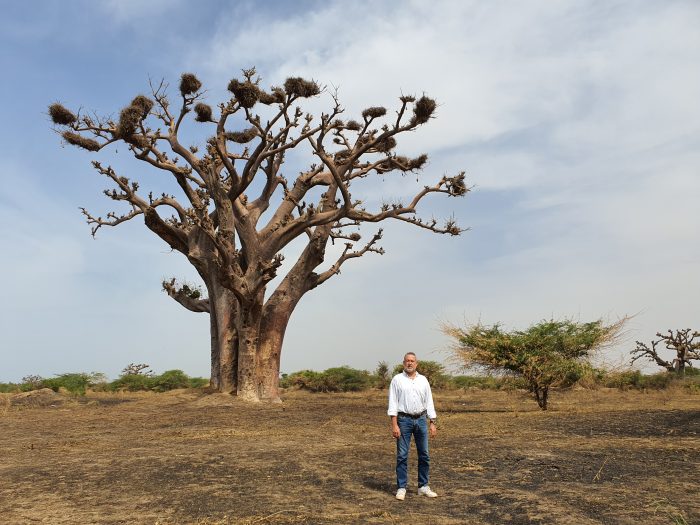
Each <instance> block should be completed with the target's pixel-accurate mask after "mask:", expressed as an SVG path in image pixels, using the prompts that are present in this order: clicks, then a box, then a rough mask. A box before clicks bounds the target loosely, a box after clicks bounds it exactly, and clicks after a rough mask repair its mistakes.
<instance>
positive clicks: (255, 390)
mask: <svg viewBox="0 0 700 525" xmlns="http://www.w3.org/2000/svg"><path fill="white" fill-rule="evenodd" d="M260 295H262V294H260ZM237 319H238V322H237V326H238V385H237V389H236V395H237V396H238V397H240V398H241V399H245V400H246V401H260V389H259V385H258V375H259V374H258V366H257V365H258V352H259V349H260V326H261V321H262V299H261V298H258V299H254V300H251V301H249V302H248V303H244V304H240V309H239V312H238V316H237Z"/></svg>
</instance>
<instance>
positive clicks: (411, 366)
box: [403, 352, 418, 375]
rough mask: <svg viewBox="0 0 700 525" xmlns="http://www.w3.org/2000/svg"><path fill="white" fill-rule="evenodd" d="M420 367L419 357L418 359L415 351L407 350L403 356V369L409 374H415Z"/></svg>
mask: <svg viewBox="0 0 700 525" xmlns="http://www.w3.org/2000/svg"><path fill="white" fill-rule="evenodd" d="M417 367H418V359H416V354H414V353H413V352H407V353H406V355H404V356H403V371H404V372H406V373H407V374H408V375H413V374H414V373H415V372H416V368H417Z"/></svg>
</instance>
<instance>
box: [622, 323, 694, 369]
mask: <svg viewBox="0 0 700 525" xmlns="http://www.w3.org/2000/svg"><path fill="white" fill-rule="evenodd" d="M656 337H658V338H659V339H657V340H655V341H652V342H651V348H649V346H647V345H646V344H645V343H642V342H641V341H636V343H637V348H635V349H634V350H632V352H631V354H632V355H633V357H632V361H631V362H632V363H634V362H635V361H636V360H637V359H641V358H643V357H645V358H647V359H649V360H650V361H654V362H656V364H657V365H659V366H661V367H663V368H665V369H666V370H668V371H669V372H677V373H678V374H680V375H683V374H684V373H685V366H686V365H688V366H693V363H692V360H693V359H700V332H698V331H697V330H695V331H691V329H690V328H686V329H684V330H675V331H674V330H668V335H664V334H662V333H661V332H657V333H656ZM696 339H697V340H696ZM660 343H663V344H664V346H665V347H666V349H667V350H673V351H674V352H676V358H675V359H673V360H672V361H667V360H665V359H663V358H662V357H661V356H660V355H659V352H658V349H657V346H658V345H659V344H660Z"/></svg>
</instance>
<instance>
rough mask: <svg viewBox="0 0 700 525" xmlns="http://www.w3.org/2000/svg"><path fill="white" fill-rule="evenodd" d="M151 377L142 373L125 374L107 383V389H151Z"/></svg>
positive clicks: (130, 390)
mask: <svg viewBox="0 0 700 525" xmlns="http://www.w3.org/2000/svg"><path fill="white" fill-rule="evenodd" d="M150 381H151V377H150V376H146V375H143V374H126V375H123V376H120V377H119V378H118V379H115V380H114V381H112V382H111V383H110V384H109V389H110V390H112V391H116V390H127V391H129V392H139V391H143V390H150V389H151V383H150Z"/></svg>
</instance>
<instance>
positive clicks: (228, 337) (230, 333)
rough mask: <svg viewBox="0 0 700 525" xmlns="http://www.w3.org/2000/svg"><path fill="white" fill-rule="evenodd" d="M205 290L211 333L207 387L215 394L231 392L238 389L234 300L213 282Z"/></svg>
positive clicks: (224, 289) (230, 293)
mask: <svg viewBox="0 0 700 525" xmlns="http://www.w3.org/2000/svg"><path fill="white" fill-rule="evenodd" d="M208 288H209V300H210V304H211V313H210V315H211V320H210V327H211V331H212V333H211V377H210V385H211V387H212V388H213V389H214V390H216V391H218V392H226V393H234V392H236V391H237V389H238V334H237V330H236V321H237V319H236V298H235V296H234V295H233V293H232V292H230V291H229V290H227V289H226V288H224V287H223V286H221V285H220V284H219V283H216V282H212V283H210V285H209V287H208Z"/></svg>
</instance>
